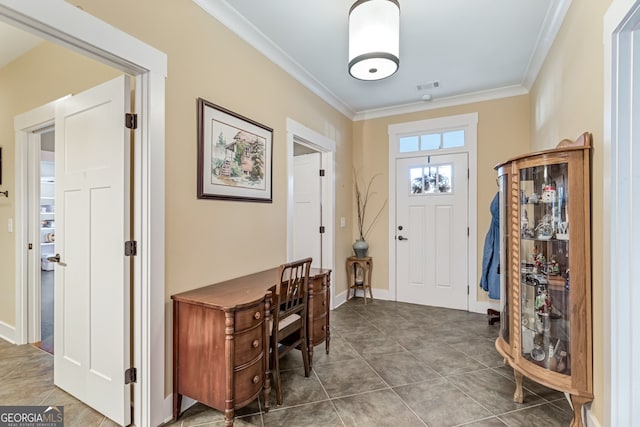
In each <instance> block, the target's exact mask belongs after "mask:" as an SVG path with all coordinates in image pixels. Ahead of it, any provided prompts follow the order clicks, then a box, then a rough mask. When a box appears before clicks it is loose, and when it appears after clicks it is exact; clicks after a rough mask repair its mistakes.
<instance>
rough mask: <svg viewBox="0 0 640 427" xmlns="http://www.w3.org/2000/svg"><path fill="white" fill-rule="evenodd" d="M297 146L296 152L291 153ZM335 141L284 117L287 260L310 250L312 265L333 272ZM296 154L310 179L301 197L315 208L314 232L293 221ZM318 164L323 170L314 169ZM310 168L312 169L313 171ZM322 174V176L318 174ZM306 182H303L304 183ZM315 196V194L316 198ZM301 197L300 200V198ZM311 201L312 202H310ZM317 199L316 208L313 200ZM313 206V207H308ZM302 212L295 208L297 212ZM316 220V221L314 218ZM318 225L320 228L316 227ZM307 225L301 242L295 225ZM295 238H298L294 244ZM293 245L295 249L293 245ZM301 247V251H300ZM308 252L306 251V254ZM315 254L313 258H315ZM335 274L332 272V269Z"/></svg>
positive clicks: (302, 168)
mask: <svg viewBox="0 0 640 427" xmlns="http://www.w3.org/2000/svg"><path fill="white" fill-rule="evenodd" d="M296 150H297V154H298V156H295V152H296ZM335 152H336V143H335V141H334V140H332V139H331V138H329V137H326V136H324V135H320V134H319V133H317V132H315V131H313V130H311V129H309V128H307V127H305V126H303V125H301V124H300V123H297V122H296V121H294V120H291V119H287V176H288V180H287V181H288V188H287V195H288V197H287V260H289V261H290V260H293V259H294V258H295V256H296V255H300V254H302V253H305V252H309V253H311V252H314V253H316V255H313V258H314V264H313V266H314V267H319V268H320V267H321V268H324V269H330V270H332V271H334V272H335V268H334V267H335V255H334V254H335V229H334V224H335V182H334V178H333V177H334V164H335ZM296 157H300V160H298V161H297V162H298V164H299V165H302V162H303V160H302V159H305V160H304V162H312V163H305V165H302V166H301V167H300V169H301V170H303V171H304V172H306V173H304V174H303V175H305V176H306V178H303V179H308V180H310V181H313V185H314V187H315V189H314V190H313V191H305V193H306V194H305V195H304V198H305V200H307V201H309V202H310V203H309V204H307V203H306V202H304V205H302V204H301V205H300V206H299V207H301V206H304V208H308V209H309V210H310V211H312V212H315V214H314V215H315V216H316V218H315V219H312V221H313V223H312V224H317V226H318V229H317V233H314V229H315V227H316V225H308V224H309V222H308V221H306V220H305V221H300V223H299V224H298V227H296V226H295V225H294V223H295V221H296V219H295V218H296V213H295V211H296V202H295V198H296V195H295V187H296V182H298V189H300V188H301V183H300V182H299V181H297V180H296V171H295V169H296V167H295V165H296V160H295V158H296ZM312 164H313V166H311V165H312ZM318 165H319V166H320V169H321V170H322V171H323V172H320V171H319V170H318V169H315V168H317V167H318ZM312 169H315V171H313V170H312ZM321 175H322V176H321ZM305 185H306V184H305ZM318 196H319V198H318ZM300 201H302V200H300ZM311 202H312V203H313V205H312V204H311ZM318 203H319V205H320V206H319V210H318V207H317V204H318ZM312 206H314V207H312ZM302 215H304V214H303V213H302V212H299V214H298V216H299V217H300V216H302ZM318 221H319V222H318ZM320 226H322V227H323V229H322V231H321V230H320V229H319V227H320ZM301 227H304V229H308V230H310V231H309V235H311V242H312V243H309V242H304V239H305V238H306V237H305V236H307V233H306V232H305V233H304V234H301V233H300V232H299V231H296V228H298V229H300V228H301ZM296 242H298V243H297V244H296ZM296 247H297V248H298V249H296ZM302 251H304V252H302ZM306 256H308V255H306ZM316 258H317V260H316ZM334 274H335V273H334ZM331 302H332V304H335V287H334V286H332V287H331Z"/></svg>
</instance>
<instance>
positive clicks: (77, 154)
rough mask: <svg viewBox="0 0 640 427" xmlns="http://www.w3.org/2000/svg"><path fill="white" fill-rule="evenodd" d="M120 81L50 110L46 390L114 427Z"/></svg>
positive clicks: (121, 294)
mask: <svg viewBox="0 0 640 427" xmlns="http://www.w3.org/2000/svg"><path fill="white" fill-rule="evenodd" d="M129 107H130V90H129V78H128V77H127V76H121V77H118V78H116V79H115V80H112V81H110V82H107V83H104V84H101V85H99V86H96V87H94V88H93V89H90V90H88V91H86V92H82V93H80V94H78V95H75V96H73V97H71V98H69V99H67V100H65V101H64V102H63V103H61V105H59V106H57V107H56V119H55V145H56V149H55V170H56V215H55V221H56V251H57V253H58V254H59V262H58V263H57V264H56V266H55V283H56V289H55V356H54V357H55V358H54V383H55V384H56V385H57V386H58V387H60V388H62V389H63V390H65V391H67V392H69V393H70V394H72V395H74V396H75V397H77V398H78V399H80V400H81V401H83V402H85V403H86V404H87V405H89V406H91V407H93V408H95V409H96V410H97V411H99V412H101V413H103V414H104V415H106V416H107V417H109V418H111V419H112V420H113V421H115V422H117V423H118V424H121V425H128V424H130V422H131V396H130V393H131V386H130V385H125V376H124V373H125V369H127V368H128V367H129V366H130V358H131V354H130V312H129V299H130V294H129V282H130V277H129V274H130V271H129V270H130V269H129V258H128V257H125V254H124V242H125V241H126V240H129V236H130V230H129V223H130V220H129V219H130V209H129V181H130V180H129V176H130V170H129V169H130V167H129V164H130V163H129V160H130V151H129V149H130V131H129V130H128V129H126V128H125V125H124V121H125V120H124V118H125V112H129V111H130V109H129Z"/></svg>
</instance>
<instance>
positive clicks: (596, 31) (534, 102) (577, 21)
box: [531, 0, 611, 425]
mask: <svg viewBox="0 0 640 427" xmlns="http://www.w3.org/2000/svg"><path fill="white" fill-rule="evenodd" d="M610 4H611V1H610V0H606V1H601V2H587V1H574V2H572V4H571V8H570V9H569V12H568V14H567V17H566V18H565V21H564V24H563V26H562V29H561V31H560V33H559V34H558V37H557V39H556V41H555V43H554V45H553V48H552V49H551V51H550V53H549V55H548V57H547V59H546V61H545V63H544V66H543V68H542V70H541V72H540V74H539V75H538V79H537V81H536V83H535V85H534V87H533V88H532V90H531V142H532V148H533V149H544V148H551V147H553V146H555V145H556V144H557V143H558V142H559V141H560V140H561V139H563V138H570V139H574V138H575V137H577V136H578V135H580V134H581V133H583V132H585V131H586V132H591V133H592V135H593V143H594V149H593V154H592V161H593V170H592V199H591V206H592V210H591V212H592V217H591V220H592V260H593V262H592V277H593V279H592V289H593V297H592V298H593V350H594V352H593V355H594V361H593V373H594V381H593V385H594V395H595V399H594V401H593V405H592V410H593V413H594V415H595V416H596V418H597V419H598V420H600V424H601V425H604V423H603V422H602V420H604V406H603V405H604V401H603V398H604V362H603V357H604V354H603V350H604V338H603V328H602V322H603V316H604V306H603V304H602V300H603V290H604V287H605V286H607V283H606V282H605V278H604V277H603V270H602V268H603V262H602V261H603V257H604V256H605V254H604V253H603V251H602V237H603V228H604V223H603V182H604V178H605V177H604V175H603V162H604V157H603V151H604V146H603V129H604V121H603V120H604V92H603V86H604V85H603V81H604V74H603V73H604V46H603V39H602V37H603V36H602V34H603V33H602V31H603V17H604V14H605V12H606V10H607V8H608V7H609V5H610Z"/></svg>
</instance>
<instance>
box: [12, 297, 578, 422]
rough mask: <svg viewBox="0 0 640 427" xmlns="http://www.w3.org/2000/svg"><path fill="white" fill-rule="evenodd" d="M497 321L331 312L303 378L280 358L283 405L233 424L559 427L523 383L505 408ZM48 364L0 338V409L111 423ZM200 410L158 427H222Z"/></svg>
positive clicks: (347, 309) (510, 386) (391, 310)
mask: <svg viewBox="0 0 640 427" xmlns="http://www.w3.org/2000/svg"><path fill="white" fill-rule="evenodd" d="M498 328H499V326H498V324H496V325H494V326H488V325H487V318H486V316H485V315H481V314H474V313H467V312H463V311H458V310H447V309H441V308H433V307H424V306H418V305H413V304H404V303H395V302H389V301H380V300H375V301H373V302H372V303H371V302H370V303H368V304H367V305H366V306H365V305H363V302H362V299H360V298H356V299H352V300H350V301H349V302H348V303H347V304H344V305H342V306H341V307H339V308H337V309H336V310H333V311H332V312H331V352H330V354H329V355H326V354H325V352H324V344H322V345H320V346H318V347H316V348H315V353H314V360H313V369H312V373H311V376H310V377H309V378H305V377H304V372H303V369H302V360H301V357H300V356H299V353H297V352H292V353H290V354H289V355H288V356H287V357H286V358H285V359H283V364H282V367H283V371H282V381H283V389H284V392H285V393H284V402H283V405H282V406H275V402H274V401H273V400H274V394H273V393H272V403H271V410H270V411H269V412H268V413H264V412H262V411H261V408H262V405H261V402H258V401H256V402H254V403H252V404H251V405H249V406H247V407H245V408H242V409H240V410H238V411H237V418H236V422H235V425H236V426H264V427H268V426H290V427H296V426H302V427H313V426H336V427H341V426H381V427H382V426H384V427H387V426H390V427H391V426H393V427H395V426H403V427H409V426H430V427H435V426H459V425H465V426H474V427H494V426H496V427H498V426H503V427H504V426H505V425H506V426H513V427H515V426H535V427H546V426H568V425H569V423H570V421H571V409H570V406H569V404H568V403H567V400H566V399H565V398H564V395H563V394H561V393H558V392H556V391H553V390H550V389H548V388H546V387H542V386H540V385H538V384H536V383H533V382H531V381H528V380H526V379H525V383H524V385H525V403H524V404H517V403H514V402H513V399H512V396H513V391H514V386H515V384H514V382H513V374H512V371H511V369H509V368H507V367H505V366H504V365H503V362H502V359H501V358H500V356H499V355H498V353H497V352H496V350H495V348H494V341H495V338H496V336H497V334H498ZM52 366H53V358H52V357H51V355H49V354H47V353H45V352H43V351H41V350H39V349H36V348H34V347H32V346H29V345H26V346H18V347H16V346H14V345H11V344H8V343H6V342H4V341H1V340H0V384H1V385H0V404H3V405H9V404H16V405H27V404H34V405H65V418H66V421H67V422H66V424H65V425H66V426H68V427H72V426H83V427H84V426H112V425H113V423H112V422H111V421H110V420H108V419H105V418H104V417H103V416H101V415H100V414H98V413H96V412H95V411H93V410H92V409H90V408H88V407H86V406H84V405H83V404H81V403H80V402H78V401H77V400H75V399H74V398H73V397H71V396H69V395H68V394H66V393H64V392H63V391H61V390H59V389H57V388H56V387H55V386H53V385H52V382H53V372H52V371H53V369H52ZM223 425H224V415H223V413H221V412H219V411H216V410H214V409H210V408H208V407H206V406H204V405H202V404H199V403H198V404H196V405H194V406H192V407H191V408H189V409H188V410H187V411H186V412H185V413H184V414H183V415H182V416H181V417H180V419H179V420H178V421H177V422H169V423H167V424H166V426H172V427H176V426H182V427H187V426H203V427H204V426H206V427H212V426H216V427H217V426H223Z"/></svg>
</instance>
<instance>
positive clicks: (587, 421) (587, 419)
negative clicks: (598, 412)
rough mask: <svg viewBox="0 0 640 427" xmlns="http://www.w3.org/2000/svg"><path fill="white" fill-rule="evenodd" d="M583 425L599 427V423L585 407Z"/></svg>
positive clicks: (589, 409)
mask: <svg viewBox="0 0 640 427" xmlns="http://www.w3.org/2000/svg"><path fill="white" fill-rule="evenodd" d="M584 413H585V414H584V425H585V426H586V427H601V426H600V423H599V422H598V419H597V418H596V416H595V415H593V412H592V411H591V408H586V407H585V411H584Z"/></svg>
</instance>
